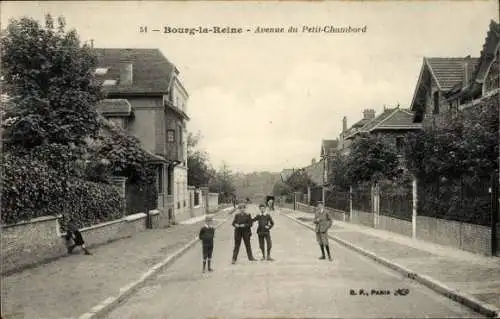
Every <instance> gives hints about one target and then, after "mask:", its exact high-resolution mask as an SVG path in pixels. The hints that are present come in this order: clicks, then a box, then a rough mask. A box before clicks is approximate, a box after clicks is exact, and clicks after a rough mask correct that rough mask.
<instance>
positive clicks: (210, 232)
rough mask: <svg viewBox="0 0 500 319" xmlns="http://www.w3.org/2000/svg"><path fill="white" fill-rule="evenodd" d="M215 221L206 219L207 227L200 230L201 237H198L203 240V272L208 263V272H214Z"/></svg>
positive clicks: (209, 218)
mask: <svg viewBox="0 0 500 319" xmlns="http://www.w3.org/2000/svg"><path fill="white" fill-rule="evenodd" d="M212 223H213V220H212V218H211V217H206V218H205V225H204V226H203V227H202V228H201V229H200V235H199V236H198V237H199V238H200V240H201V245H202V253H203V272H205V268H206V266H207V263H208V271H213V269H212V253H213V251H214V236H215V228H214V227H213V226H212Z"/></svg>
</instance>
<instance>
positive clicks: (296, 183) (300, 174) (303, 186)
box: [286, 169, 316, 193]
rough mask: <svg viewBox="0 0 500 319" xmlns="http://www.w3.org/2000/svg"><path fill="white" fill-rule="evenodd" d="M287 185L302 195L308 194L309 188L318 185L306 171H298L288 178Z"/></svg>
mask: <svg viewBox="0 0 500 319" xmlns="http://www.w3.org/2000/svg"><path fill="white" fill-rule="evenodd" d="M286 184H287V185H288V186H289V187H290V189H291V190H292V191H294V192H302V193H307V188H308V187H311V186H315V185H316V184H315V183H314V182H313V181H312V179H311V177H310V176H309V175H308V174H307V172H306V171H305V170H304V169H301V170H298V171H296V172H295V173H294V174H293V175H292V176H290V178H288V180H287V181H286Z"/></svg>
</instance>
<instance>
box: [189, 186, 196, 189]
mask: <svg viewBox="0 0 500 319" xmlns="http://www.w3.org/2000/svg"><path fill="white" fill-rule="evenodd" d="M188 189H196V186H191V185H188Z"/></svg>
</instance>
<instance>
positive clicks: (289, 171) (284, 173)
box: [280, 168, 295, 183]
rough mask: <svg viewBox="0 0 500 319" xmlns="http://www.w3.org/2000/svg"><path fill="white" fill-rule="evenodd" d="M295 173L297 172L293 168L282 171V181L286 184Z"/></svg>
mask: <svg viewBox="0 0 500 319" xmlns="http://www.w3.org/2000/svg"><path fill="white" fill-rule="evenodd" d="M294 172H295V170H294V169H293V168H291V169H288V168H285V169H284V170H282V171H281V173H280V177H281V181H282V182H283V183H286V181H287V180H288V179H289V178H290V177H292V175H293V173H294Z"/></svg>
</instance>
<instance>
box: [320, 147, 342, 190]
mask: <svg viewBox="0 0 500 319" xmlns="http://www.w3.org/2000/svg"><path fill="white" fill-rule="evenodd" d="M338 152H339V140H338V139H335V140H323V141H322V142H321V160H322V162H323V184H322V185H326V184H328V181H329V180H330V175H331V173H332V172H333V170H334V169H335V168H334V167H333V165H332V159H334V158H335V156H337V154H338Z"/></svg>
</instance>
